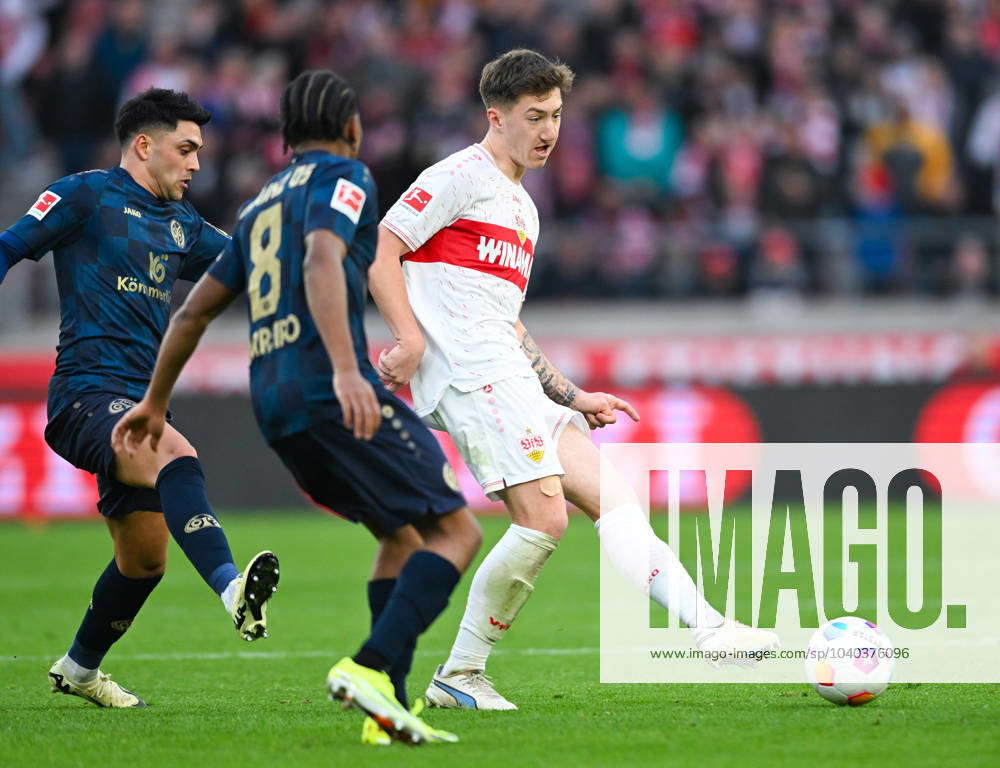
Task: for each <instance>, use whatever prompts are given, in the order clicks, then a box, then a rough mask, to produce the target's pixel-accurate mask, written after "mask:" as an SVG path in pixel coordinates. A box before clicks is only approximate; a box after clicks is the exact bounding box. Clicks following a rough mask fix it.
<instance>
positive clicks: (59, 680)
mask: <svg viewBox="0 0 1000 768" xmlns="http://www.w3.org/2000/svg"><path fill="white" fill-rule="evenodd" d="M62 662H63V660H62V659H59V660H58V661H56V663H55V664H53V665H52V668H51V669H49V683H50V684H51V686H52V693H66V694H69V695H70V696H79V697H80V698H81V699H86V700H87V701H89V702H92V703H94V704H96V705H97V706H99V707H112V708H116V709H117V708H123V707H144V706H146V702H144V701H143V700H142V699H140V698H139V697H138V696H136V695H135V694H134V693H132V691H130V690H127V689H125V688H122V687H121V686H120V685H119V684H118V683H116V682H115V681H114V680H112V679H111V675H106V674H104V673H103V672H101V670H97V677H95V678H94V679H93V680H91V681H90V682H87V683H78V682H76V681H74V680H73V679H72V678H70V676H69V675H68V674H67V673H66V670H65V669H64V668H63V663H62Z"/></svg>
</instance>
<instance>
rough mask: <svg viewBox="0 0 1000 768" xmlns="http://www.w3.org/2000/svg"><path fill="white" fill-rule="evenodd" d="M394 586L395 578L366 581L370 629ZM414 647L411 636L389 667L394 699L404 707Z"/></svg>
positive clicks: (406, 702) (414, 640)
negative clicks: (370, 620)
mask: <svg viewBox="0 0 1000 768" xmlns="http://www.w3.org/2000/svg"><path fill="white" fill-rule="evenodd" d="M395 588H396V580H395V579H375V580H374V581H369V582H368V607H369V608H370V609H371V612H372V629H375V623H376V622H377V621H378V617H379V616H381V615H382V611H383V610H384V609H385V606H386V605H387V604H388V602H389V597H390V596H391V595H392V590H394V589H395ZM416 649H417V639H416V638H413V641H412V642H411V643H410V644H409V645H408V646H407V648H406V649H405V650H404V652H403V655H402V656H400V657H399V658H398V659H397V660H396V663H395V664H393V665H392V667H390V668H389V679H390V680H392V685H393V687H394V688H395V689H396V699H397V701H399V703H400V704H402V705H403V706H404V707H409V706H410V704H409V701H408V700H407V696H406V676H407V675H408V674H410V667H411V666H413V652H414V651H415V650H416ZM359 663H360V662H359Z"/></svg>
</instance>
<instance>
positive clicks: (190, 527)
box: [184, 514, 222, 533]
mask: <svg viewBox="0 0 1000 768" xmlns="http://www.w3.org/2000/svg"><path fill="white" fill-rule="evenodd" d="M221 527H222V526H221V525H219V521H218V520H216V519H215V518H214V517H212V516H211V515H206V514H201V515H195V516H194V517H192V518H191V519H190V520H188V521H187V523H185V524H184V533H194V532H195V531H200V530H201V529H202V528H221Z"/></svg>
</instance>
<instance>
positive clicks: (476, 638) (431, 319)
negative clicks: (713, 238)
mask: <svg viewBox="0 0 1000 768" xmlns="http://www.w3.org/2000/svg"><path fill="white" fill-rule="evenodd" d="M572 82H573V73H572V72H571V71H570V69H569V68H568V67H566V66H565V65H564V64H560V63H556V62H552V61H549V60H548V59H547V58H545V57H544V56H542V55H541V54H538V53H536V52H534V51H529V50H514V51H510V52H508V53H506V54H504V55H502V56H500V57H499V58H497V59H495V60H494V61H492V62H490V63H489V64H487V65H486V66H485V68H484V69H483V73H482V79H481V81H480V86H479V91H480V95H481V96H482V99H483V103H484V104H485V106H486V117H487V120H488V121H489V128H488V130H487V133H486V136H485V138H484V139H483V141H482V142H480V143H478V144H473V145H472V146H470V147H467V148H466V149H463V150H461V151H459V152H456V153H455V154H453V155H451V156H449V157H447V158H445V159H444V160H442V161H441V162H439V163H437V164H436V165H433V166H431V167H430V168H428V169H427V170H425V171H424V172H423V173H422V174H420V176H419V177H418V178H417V180H416V181H415V182H414V183H413V185H412V186H411V187H410V188H409V190H408V191H407V192H406V193H405V194H404V195H403V196H402V197H401V198H400V199H399V200H398V201H397V202H396V203H395V205H393V206H392V208H391V209H390V210H389V212H388V213H387V214H386V216H385V218H384V219H383V221H382V226H381V228H380V232H379V244H378V251H377V255H376V260H375V264H374V265H373V266H372V269H371V271H370V272H369V285H370V289H371V292H372V295H373V296H374V297H375V300H376V302H377V303H378V306H379V309H380V310H381V312H382V314H383V316H384V317H385V318H386V320H387V323H388V325H389V327H390V330H391V331H392V332H393V334H394V336H395V338H396V344H395V346H394V347H393V348H392V349H391V350H389V351H388V352H386V353H384V354H383V355H382V356H381V358H380V360H379V370H380V375H381V376H382V378H383V380H385V381H386V382H387V383H388V384H390V385H391V386H393V387H399V386H402V385H404V384H405V383H407V382H409V383H410V384H411V388H412V393H413V399H414V404H415V407H416V411H417V413H418V414H419V415H420V416H422V417H423V418H424V420H425V421H427V422H428V423H429V424H431V425H432V426H434V427H435V428H437V429H443V430H447V431H448V433H449V434H450V435H451V437H452V439H453V440H454V441H455V444H456V445H457V447H458V449H459V451H460V452H461V454H462V457H463V458H464V459H465V462H466V464H467V465H468V466H469V468H470V469H471V471H472V473H473V474H474V475H475V477H476V480H477V481H478V482H479V483H480V485H481V486H482V488H483V491H484V492H485V493H486V494H487V496H488V497H490V498H491V499H502V500H503V502H504V503H505V504H506V506H507V510H508V512H509V514H510V517H511V521H512V525H511V526H510V528H509V529H508V530H507V532H506V533H505V534H504V535H503V537H501V539H500V540H499V542H497V544H496V546H494V548H493V549H492V551H491V552H490V553H489V555H487V557H486V559H485V560H484V561H483V562H482V564H481V565H480V566H479V569H478V570H477V571H476V575H475V577H474V579H473V582H472V586H471V590H470V594H469V600H468V604H467V606H466V610H465V615H464V616H463V618H462V622H461V626H460V628H459V631H458V636H457V638H456V639H455V643H454V646H453V647H452V650H451V654H450V656H449V657H448V659H447V661H446V662H445V663H444V664H443V665H441V666H439V667H438V669H437V671H436V673H435V675H434V678H433V680H432V681H431V684H430V686H429V687H428V689H427V694H426V698H427V701H428V703H430V704H432V705H436V706H443V707H463V708H477V709H516V706H515V705H514V704H512V703H511V702H510V701H508V700H507V699H505V698H504V697H503V696H501V695H500V694H499V693H497V692H496V691H495V690H494V688H493V686H492V684H491V683H490V681H489V680H488V679H487V678H486V676H485V674H484V671H485V668H486V660H487V658H488V656H489V654H490V651H491V650H492V648H493V645H494V644H495V643H496V642H497V640H499V639H500V638H501V637H502V636H503V635H504V633H505V632H506V631H507V629H508V628H509V627H510V625H511V623H512V622H513V620H514V617H515V616H517V613H518V611H519V610H520V609H521V607H522V606H523V605H524V603H525V601H526V600H527V599H528V597H529V596H530V594H531V592H532V589H533V585H534V582H535V579H536V578H537V576H538V574H539V572H540V571H541V569H542V566H543V565H544V564H545V561H546V560H547V559H548V557H549V555H551V554H552V552H553V551H555V549H556V547H557V545H558V544H559V539H560V537H561V536H562V535H563V532H564V531H565V530H566V525H567V517H566V503H565V501H566V500H567V499H568V500H569V501H570V502H572V503H573V504H574V505H576V506H577V507H579V508H580V509H581V510H583V511H584V512H585V513H586V514H587V515H588V516H589V517H590V518H591V519H592V520H594V525H595V527H596V529H597V532H598V535H599V537H600V540H601V544H602V546H603V547H604V549H605V552H606V553H607V555H608V556H609V559H610V560H611V562H612V563H613V564H615V566H616V567H618V568H619V569H620V570H621V571H622V572H623V573H624V574H626V575H627V576H629V577H630V578H631V579H632V581H633V582H634V583H635V584H636V586H637V587H638V588H640V589H643V590H644V591H647V592H648V593H649V595H650V597H651V598H652V599H653V600H654V601H656V602H657V603H659V604H660V605H663V606H665V607H667V608H668V610H670V611H671V612H672V613H673V614H674V615H678V616H679V617H680V618H681V620H682V621H684V623H685V624H687V625H688V626H689V627H691V628H692V630H693V633H694V641H695V643H696V644H697V645H698V646H699V647H700V648H701V649H702V650H704V651H710V652H713V653H716V654H726V653H730V654H731V653H733V652H735V651H756V650H762V649H766V648H771V647H774V646H776V645H777V636H776V635H774V634H773V633H771V632H766V631H764V630H757V629H753V628H750V627H745V626H743V625H740V624H736V623H734V622H729V621H724V620H723V618H722V616H720V615H719V613H718V612H716V611H715V610H714V609H713V608H712V607H711V606H709V605H708V604H707V603H706V602H705V600H704V599H703V598H702V597H701V595H700V594H699V593H698V591H697V588H696V586H695V584H694V583H693V582H692V580H691V578H690V577H689V576H688V574H687V572H686V571H685V570H684V568H683V566H682V565H681V564H680V562H679V561H678V559H677V557H676V556H675V555H674V553H673V552H672V551H671V550H670V549H669V548H668V547H667V545H666V544H665V543H664V542H663V541H661V540H660V539H659V538H657V537H656V535H655V533H654V532H653V530H652V528H651V527H650V525H649V521H648V519H647V517H646V515H645V514H644V513H643V511H642V510H641V508H640V507H639V504H638V499H637V497H636V496H635V494H634V492H633V491H632V490H631V489H630V488H629V487H628V486H627V485H626V484H625V483H624V482H621V483H620V484H618V488H617V490H616V492H615V498H613V499H605V509H607V510H611V511H610V512H605V514H604V515H603V516H602V515H601V503H600V501H601V499H600V462H601V458H600V453H599V451H598V449H597V447H596V446H595V445H594V444H593V443H592V442H591V440H590V437H589V436H588V434H587V433H588V427H589V428H590V429H595V428H598V427H603V426H605V425H607V424H612V423H614V422H615V421H616V418H617V415H616V411H622V412H624V413H626V414H628V415H629V416H630V417H631V418H632V419H634V420H638V418H639V416H638V414H637V413H636V412H635V410H634V409H633V408H632V406H631V405H629V404H628V403H627V402H625V401H624V400H622V399H620V398H618V397H615V396H614V395H609V394H605V393H603V392H584V391H582V390H581V389H579V388H578V387H577V386H575V385H574V384H573V383H572V382H570V381H569V380H568V379H567V378H566V377H565V376H563V375H562V374H561V373H560V372H559V371H558V370H557V369H556V368H555V367H554V366H553V365H552V364H551V363H550V362H549V361H548V359H546V357H545V355H544V354H543V353H542V351H541V350H540V349H539V348H538V345H537V344H536V343H535V341H534V340H533V339H532V337H531V335H530V334H529V333H528V331H527V330H526V329H525V327H524V325H523V324H522V323H521V321H520V320H519V319H518V315H519V313H520V309H521V303H522V301H523V299H524V292H525V289H526V287H527V282H528V278H529V276H530V273H531V266H532V261H533V259H534V251H535V246H536V243H537V240H538V212H537V210H536V209H535V206H534V204H533V203H532V201H531V198H530V197H529V196H528V193H527V192H526V191H525V190H524V188H523V187H522V186H521V184H520V181H521V178H522V177H523V176H524V174H525V172H526V171H528V170H529V169H532V168H540V167H542V166H543V165H545V162H546V160H547V159H548V158H549V155H550V154H551V153H552V150H553V147H554V146H555V144H556V140H557V139H558V137H559V124H560V119H561V114H562V100H563V96H564V95H565V94H566V93H568V92H569V90H570V88H571V86H572ZM400 262H402V268H400ZM407 297H408V301H407ZM411 307H412V312H411ZM414 315H415V317H414ZM418 323H419V325H418ZM645 548H648V552H649V560H648V564H649V566H648V570H647V568H646V566H645V562H646V561H645V558H642V562H643V567H642V568H641V569H637V568H636V567H635V563H636V562H637V561H638V558H637V557H636V555H637V553H639V552H643V551H644V549H645ZM640 571H641V572H640ZM731 658H733V657H731ZM733 660H734V661H735V660H736V659H735V658H733Z"/></svg>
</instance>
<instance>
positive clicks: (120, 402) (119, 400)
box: [108, 397, 135, 413]
mask: <svg viewBox="0 0 1000 768" xmlns="http://www.w3.org/2000/svg"><path fill="white" fill-rule="evenodd" d="M134 406H135V403H134V402H133V401H132V400H129V399H128V398H127V397H116V398H115V399H114V400H112V401H111V402H110V403H108V413H124V412H125V411H127V410H128V409H129V408H132V407H134Z"/></svg>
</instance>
